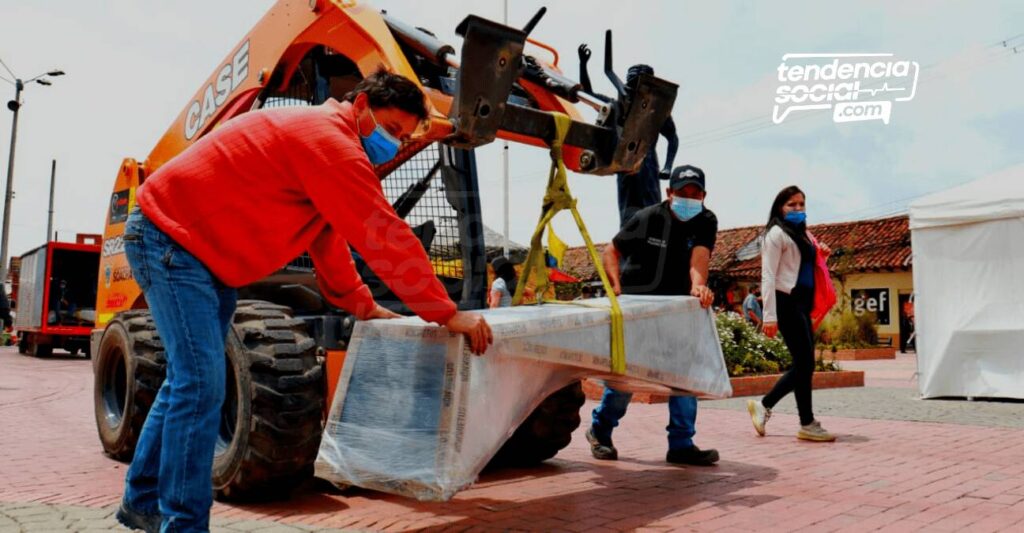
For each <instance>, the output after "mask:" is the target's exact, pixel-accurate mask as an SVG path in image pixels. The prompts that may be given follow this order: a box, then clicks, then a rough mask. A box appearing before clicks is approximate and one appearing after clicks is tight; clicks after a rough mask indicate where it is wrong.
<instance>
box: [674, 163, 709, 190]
mask: <svg viewBox="0 0 1024 533" xmlns="http://www.w3.org/2000/svg"><path fill="white" fill-rule="evenodd" d="M691 183H692V184H694V185H696V186H698V187H700V190H702V191H703V190H705V189H704V171H703V170H701V169H699V168H697V167H695V166H693V165H682V166H678V167H676V168H674V169H672V177H671V178H669V180H668V186H669V188H670V189H672V190H675V191H678V190H680V189H682V188H683V187H684V186H686V185H689V184H691Z"/></svg>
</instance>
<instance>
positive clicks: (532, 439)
mask: <svg viewBox="0 0 1024 533" xmlns="http://www.w3.org/2000/svg"><path fill="white" fill-rule="evenodd" d="M585 401H586V396H584V394H583V384H582V382H579V381H577V382H575V383H572V384H570V385H567V386H566V387H563V388H561V389H559V390H558V391H556V392H555V393H554V394H552V395H551V396H548V397H547V398H546V399H545V400H544V401H543V402H541V404H540V405H539V406H537V408H536V409H534V410H533V412H532V413H530V416H529V417H527V418H526V420H525V421H524V422H523V423H522V424H520V425H519V427H518V428H517V429H516V431H515V433H513V434H512V436H511V437H509V439H508V440H507V441H506V442H505V444H504V445H503V446H502V447H501V449H500V450H498V453H497V454H496V455H495V456H494V458H493V459H491V462H490V463H488V465H487V466H488V468H502V467H524V466H534V465H537V464H539V463H541V462H543V461H546V460H548V459H551V458H552V457H554V456H555V454H557V453H558V452H559V451H561V450H562V448H565V447H566V446H568V445H569V443H570V442H572V433H573V431H576V428H578V427H580V408H581V407H583V403H584V402H585Z"/></svg>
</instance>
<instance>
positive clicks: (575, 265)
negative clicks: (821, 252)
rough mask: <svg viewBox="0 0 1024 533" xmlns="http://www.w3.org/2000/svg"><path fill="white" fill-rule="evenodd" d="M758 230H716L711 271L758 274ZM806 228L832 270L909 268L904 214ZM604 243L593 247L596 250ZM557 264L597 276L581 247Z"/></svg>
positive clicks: (748, 276)
mask: <svg viewBox="0 0 1024 533" xmlns="http://www.w3.org/2000/svg"><path fill="white" fill-rule="evenodd" d="M763 230H764V226H747V227H743V228H734V229H727V230H721V231H719V232H718V241H717V243H716V244H715V250H714V252H713V253H712V254H711V272H712V273H713V274H718V275H720V276H728V277H731V278H740V279H757V278H760V277H761V254H760V247H759V245H757V244H754V243H755V242H756V241H757V239H758V237H759V236H760V235H761V232H762V231H763ZM811 232H812V233H814V235H815V237H817V238H818V240H820V241H822V242H824V243H827V244H828V245H829V246H830V247H831V248H832V250H833V254H832V257H830V258H829V261H828V264H829V268H830V269H831V270H832V271H833V272H864V271H879V270H909V269H910V266H911V253H910V226H909V219H908V217H907V216H906V215H902V216H896V217H890V218H880V219H875V220H859V221H854V222H838V223H833V224H817V225H813V226H811ZM604 246H605V245H603V244H599V245H597V247H598V249H599V250H603V248H604ZM562 266H563V270H565V271H566V272H568V273H569V274H572V275H574V276H576V277H578V278H580V279H583V280H589V281H594V280H597V279H598V276H597V272H596V270H594V267H593V265H592V264H591V263H590V257H589V256H588V255H587V251H586V248H584V247H576V248H570V249H569V250H568V251H566V253H565V258H564V260H563V265H562Z"/></svg>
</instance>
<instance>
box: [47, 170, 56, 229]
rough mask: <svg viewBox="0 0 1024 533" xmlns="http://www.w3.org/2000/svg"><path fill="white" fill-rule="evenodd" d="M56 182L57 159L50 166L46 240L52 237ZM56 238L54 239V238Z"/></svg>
mask: <svg viewBox="0 0 1024 533" xmlns="http://www.w3.org/2000/svg"><path fill="white" fill-rule="evenodd" d="M56 184H57V160H56V159H54V160H53V165H52V166H51V167H50V216H49V217H48V218H47V219H46V242H50V239H52V238H53V189H54V185H56ZM54 240H56V239H54Z"/></svg>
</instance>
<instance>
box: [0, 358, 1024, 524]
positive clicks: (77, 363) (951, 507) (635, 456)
mask: <svg viewBox="0 0 1024 533" xmlns="http://www.w3.org/2000/svg"><path fill="white" fill-rule="evenodd" d="M844 367H845V368H850V369H860V370H866V371H867V385H868V386H867V387H866V388H864V389H844V390H833V391H818V392H816V393H815V397H814V400H815V407H816V411H817V413H818V415H819V417H820V419H821V420H822V422H823V423H824V425H825V427H826V428H828V429H829V430H831V431H833V432H835V433H837V434H838V436H839V440H838V442H836V443H832V444H812V443H806V442H800V441H797V440H796V439H795V438H794V437H793V435H794V434H795V432H796V429H797V421H796V417H795V416H794V412H795V405H794V403H793V400H792V399H787V400H784V401H783V403H782V404H780V406H779V409H777V412H778V414H777V416H774V417H773V418H772V420H771V422H770V424H769V426H768V437H766V438H758V437H757V436H756V435H755V434H754V432H753V430H752V429H751V427H750V422H749V420H748V418H747V415H746V413H745V411H743V410H742V400H737V399H731V400H725V401H718V402H704V403H702V410H701V414H700V417H699V419H698V432H699V433H698V436H697V442H698V444H699V445H701V446H702V447H714V448H718V449H719V451H720V452H721V454H722V461H721V463H720V464H719V465H718V466H717V467H712V468H697V467H689V468H680V467H674V466H669V465H667V464H666V463H664V461H663V460H664V453H665V446H666V443H665V437H664V425H665V423H666V420H667V412H666V407H665V405H664V404H656V405H644V404H636V405H633V406H632V407H631V408H630V409H631V412H630V413H629V415H627V417H626V418H625V420H624V421H623V426H622V427H620V428H619V430H618V431H617V432H616V434H615V439H616V445H617V446H618V448H619V453H620V457H621V458H620V460H619V461H618V462H614V463H609V462H600V461H596V460H594V459H592V458H591V457H590V454H589V450H588V449H587V446H586V442H585V441H584V439H583V438H582V433H583V428H580V430H579V431H578V432H577V434H576V436H575V438H574V440H573V443H572V444H571V445H570V447H569V448H568V449H567V450H565V451H563V452H562V453H561V454H559V455H558V457H557V458H556V459H555V460H552V461H550V462H549V463H548V464H546V465H544V466H541V467H538V468H532V469H522V470H505V471H499V472H491V473H485V474H484V475H483V476H482V477H481V479H480V480H479V483H477V485H475V486H474V487H473V488H472V489H470V490H467V491H465V492H462V493H460V494H459V495H457V496H456V497H455V498H454V499H453V500H452V501H450V502H447V503H441V504H438V503H421V502H416V501H412V500H408V499H404V498H399V497H395V496H389V495H384V494H380V493H375V492H369V491H363V490H358V489H350V490H348V491H346V492H342V493H339V492H337V491H335V490H333V489H332V488H330V487H327V486H323V485H320V484H316V483H311V484H310V485H309V486H306V487H304V488H303V489H302V490H301V491H300V492H298V493H297V494H295V495H294V497H293V498H292V499H291V500H289V501H285V502H278V503H273V504H263V505H248V506H237V505H225V504H220V503H218V504H215V506H214V510H213V515H214V520H213V530H214V531H257V530H258V531H263V532H271V531H282V532H283V531H332V530H337V529H340V530H370V531H381V530H387V531H412V530H418V529H422V528H429V529H432V530H451V531H460V530H481V531H484V530H532V531H537V530H543V531H588V532H601V531H632V530H641V531H644V530H647V531H751V530H757V531H795V530H800V531H873V530H883V531H915V530H923V531H964V530H967V531H979V532H981V531H1007V530H1017V531H1021V530H1024V461H1022V460H1021V458H1022V457H1024V438H1022V437H1024V432H1022V431H1021V429H1022V427H1024V416H1022V415H1024V404H1021V403H1010V402H981V401H976V402H966V401H921V400H918V399H916V397H915V395H916V390H915V388H914V387H915V383H914V381H913V372H914V369H915V365H914V359H913V356H912V355H910V356H906V355H900V356H899V357H898V358H897V359H896V360H895V361H892V360H890V361H877V362H865V361H861V362H849V363H844ZM592 408H593V403H591V402H588V404H587V405H586V406H584V415H585V419H587V418H589V411H590V409H592ZM0 420H2V422H3V427H2V430H0V532H8V531H11V532H14V531H66V530H67V531H111V530H117V529H119V527H118V526H117V524H116V522H115V521H114V520H113V518H112V515H113V509H114V506H116V504H117V502H118V501H119V499H120V496H121V483H122V478H123V475H124V471H125V466H124V465H123V464H120V463H117V462H115V461H112V460H110V459H108V458H107V457H105V456H104V455H103V454H102V452H101V451H100V445H99V442H98V440H97V437H96V430H95V425H94V422H93V413H92V370H91V365H90V363H89V361H87V360H84V359H80V358H64V357H61V356H54V357H53V358H49V359H33V358H29V357H25V356H20V355H18V354H17V353H16V352H15V350H14V349H12V348H3V349H2V350H0Z"/></svg>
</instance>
